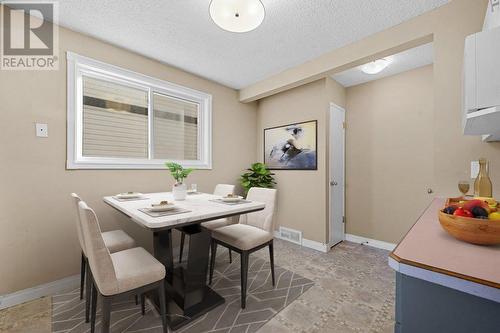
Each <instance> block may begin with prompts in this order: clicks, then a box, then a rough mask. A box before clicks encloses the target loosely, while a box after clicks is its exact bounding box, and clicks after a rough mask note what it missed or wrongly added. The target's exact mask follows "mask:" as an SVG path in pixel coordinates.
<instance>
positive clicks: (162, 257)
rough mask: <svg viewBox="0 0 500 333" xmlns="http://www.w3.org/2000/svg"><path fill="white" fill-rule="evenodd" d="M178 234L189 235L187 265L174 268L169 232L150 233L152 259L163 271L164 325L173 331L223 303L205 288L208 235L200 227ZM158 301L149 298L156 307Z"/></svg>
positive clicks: (155, 298) (220, 297)
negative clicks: (165, 318) (165, 302)
mask: <svg viewBox="0 0 500 333" xmlns="http://www.w3.org/2000/svg"><path fill="white" fill-rule="evenodd" d="M182 230H183V231H184V232H185V233H187V234H188V235H190V237H189V252H188V257H187V261H186V262H185V264H183V265H179V266H177V267H175V265H174V260H173V251H172V230H170V229H169V230H163V231H158V232H155V233H154V242H153V247H154V256H155V258H156V259H158V260H159V261H160V262H161V263H162V264H163V265H164V266H165V269H166V277H165V292H166V299H167V322H168V325H169V327H170V328H171V329H173V330H176V329H178V328H180V327H182V326H184V325H186V324H188V323H190V322H192V321H193V320H195V319H196V318H198V317H200V316H202V315H204V314H205V313H207V312H209V311H210V310H212V309H214V308H215V307H217V306H219V305H221V304H223V303H224V302H225V300H224V298H223V297H222V296H220V295H219V294H217V293H216V292H215V291H213V290H212V289H211V288H210V287H208V285H207V272H208V257H209V249H210V234H209V232H208V231H207V230H205V229H203V228H202V227H201V226H200V225H189V226H187V227H183V228H182ZM157 298H158V297H154V296H153V297H152V300H153V302H154V303H155V305H156V306H157V307H158V304H159V302H158V299H157Z"/></svg>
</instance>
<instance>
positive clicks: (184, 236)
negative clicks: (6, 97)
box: [179, 231, 186, 264]
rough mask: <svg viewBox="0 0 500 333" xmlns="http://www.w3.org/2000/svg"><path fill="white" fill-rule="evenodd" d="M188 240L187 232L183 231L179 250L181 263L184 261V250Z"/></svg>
mask: <svg viewBox="0 0 500 333" xmlns="http://www.w3.org/2000/svg"><path fill="white" fill-rule="evenodd" d="M185 240H186V233H185V232H184V231H181V249H180V252H179V264H180V263H181V262H182V252H184V241H185Z"/></svg>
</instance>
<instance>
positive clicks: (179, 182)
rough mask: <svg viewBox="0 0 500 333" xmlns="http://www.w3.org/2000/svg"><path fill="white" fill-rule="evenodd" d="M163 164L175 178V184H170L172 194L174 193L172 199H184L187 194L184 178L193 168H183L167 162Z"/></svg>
mask: <svg viewBox="0 0 500 333" xmlns="http://www.w3.org/2000/svg"><path fill="white" fill-rule="evenodd" d="M165 166H166V167H167V168H168V170H169V171H170V174H171V175H172V177H173V178H174V179H175V184H174V186H172V194H173V195H174V200H185V199H186V196H187V186H186V184H185V183H184V179H186V178H187V176H189V174H190V173H191V172H193V169H184V168H183V167H182V165H180V164H177V163H174V162H167V163H165Z"/></svg>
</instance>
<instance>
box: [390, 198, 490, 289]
mask: <svg viewBox="0 0 500 333" xmlns="http://www.w3.org/2000/svg"><path fill="white" fill-rule="evenodd" d="M444 204H445V199H442V198H437V199H434V200H433V201H432V203H431V204H430V206H429V207H428V208H427V210H426V211H425V212H424V213H423V214H422V216H421V217H420V218H419V219H418V220H417V222H416V223H415V224H414V225H413V227H412V228H411V229H410V231H409V232H408V233H407V234H406V236H405V237H404V238H403V240H402V241H401V242H400V243H399V244H398V246H397V247H396V248H395V249H394V251H393V252H392V253H391V257H392V258H393V259H395V260H397V261H398V262H400V263H404V264H407V265H412V266H416V267H420V268H425V269H428V270H432V271H435V272H439V273H443V274H447V275H451V276H454V277H459V278H462V279H465V280H469V281H473V282H476V283H480V284H484V285H488V286H491V287H495V288H499V289H500V246H479V245H473V244H469V243H465V242H462V241H459V240H457V239H455V238H453V237H452V236H451V235H449V234H448V233H447V232H446V231H445V230H444V229H443V228H442V227H441V225H440V224H439V220H438V211H439V210H440V209H442V208H443V206H444Z"/></svg>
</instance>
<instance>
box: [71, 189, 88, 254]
mask: <svg viewBox="0 0 500 333" xmlns="http://www.w3.org/2000/svg"><path fill="white" fill-rule="evenodd" d="M71 197H72V198H73V202H74V204H75V210H74V213H75V223H76V233H77V234H78V241H79V242H80V247H81V248H82V251H83V254H84V255H85V256H87V252H86V251H85V243H84V241H83V230H82V222H81V221H80V209H79V208H78V204H79V203H80V201H82V199H81V198H80V197H79V196H78V194H76V193H71Z"/></svg>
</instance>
